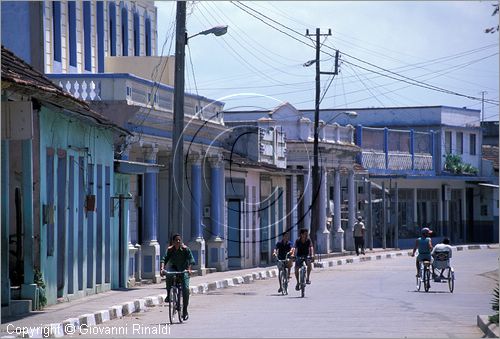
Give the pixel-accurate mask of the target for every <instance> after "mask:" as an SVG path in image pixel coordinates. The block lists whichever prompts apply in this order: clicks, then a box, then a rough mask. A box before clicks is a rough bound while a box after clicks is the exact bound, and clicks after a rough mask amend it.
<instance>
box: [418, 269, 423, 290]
mask: <svg viewBox="0 0 500 339" xmlns="http://www.w3.org/2000/svg"><path fill="white" fill-rule="evenodd" d="M421 276H422V273H419V275H418V277H417V291H420V288H422V277H421Z"/></svg>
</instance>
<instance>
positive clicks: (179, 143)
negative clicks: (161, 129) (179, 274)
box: [170, 1, 227, 233]
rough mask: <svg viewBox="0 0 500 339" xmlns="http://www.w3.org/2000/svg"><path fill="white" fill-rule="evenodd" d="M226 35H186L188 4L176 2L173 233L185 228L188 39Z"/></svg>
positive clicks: (221, 29)
mask: <svg viewBox="0 0 500 339" xmlns="http://www.w3.org/2000/svg"><path fill="white" fill-rule="evenodd" d="M226 32H227V26H216V27H213V28H210V29H207V30H205V31H202V32H200V33H197V34H195V35H193V36H191V37H188V36H187V32H186V1H178V2H177V12H176V30H175V34H176V39H175V72H174V119H173V128H172V151H173V160H172V172H173V173H172V175H171V180H172V181H171V182H170V190H171V191H170V192H171V193H170V206H171V208H170V215H171V219H170V230H171V232H173V233H181V232H180V231H181V228H182V225H183V211H184V208H183V196H184V188H183V179H184V166H183V155H184V140H183V131H184V68H185V57H186V55H185V50H186V44H187V41H188V39H190V38H193V37H195V36H197V35H207V34H214V35H216V36H220V35H223V34H225V33H226Z"/></svg>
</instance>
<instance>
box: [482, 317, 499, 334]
mask: <svg viewBox="0 0 500 339" xmlns="http://www.w3.org/2000/svg"><path fill="white" fill-rule="evenodd" d="M477 326H478V327H479V328H480V329H481V331H483V333H484V335H485V337H486V338H498V337H499V335H500V330H499V328H498V325H497V324H494V323H491V322H490V321H489V319H488V316H487V315H478V316H477Z"/></svg>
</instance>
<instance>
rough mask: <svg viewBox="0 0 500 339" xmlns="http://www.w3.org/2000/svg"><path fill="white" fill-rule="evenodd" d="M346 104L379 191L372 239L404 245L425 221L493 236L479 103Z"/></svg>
mask: <svg viewBox="0 0 500 339" xmlns="http://www.w3.org/2000/svg"><path fill="white" fill-rule="evenodd" d="M350 109H351V110H355V111H356V112H357V113H358V117H357V118H356V121H355V124H356V125H357V135H356V139H357V145H358V146H360V147H361V150H362V152H361V156H360V158H359V162H360V164H362V165H363V167H364V168H366V169H367V170H368V172H369V177H370V181H371V182H372V183H373V184H375V185H376V186H373V185H372V187H375V188H374V190H376V194H377V196H380V200H379V203H378V204H379V205H380V206H375V207H374V208H373V214H374V216H373V228H374V233H375V243H376V244H380V243H382V244H384V242H385V241H386V240H387V239H389V240H388V244H387V245H388V246H398V247H409V246H411V239H412V238H414V237H415V236H416V235H418V234H419V229H420V228H421V227H422V226H423V225H426V226H429V227H431V228H432V229H434V230H435V231H436V233H437V235H438V236H448V237H450V238H451V240H452V242H453V243H464V242H495V241H497V240H498V227H495V226H494V225H495V210H494V209H493V210H492V209H490V208H485V207H483V206H484V205H485V204H486V201H490V202H493V200H495V199H497V198H495V195H494V190H495V187H494V186H495V185H498V178H497V177H494V176H492V175H491V174H490V173H487V172H485V169H484V168H483V161H482V155H481V152H482V147H481V143H482V130H481V127H480V111H479V110H472V109H466V108H455V107H447V106H430V107H394V108H350ZM339 111H342V109H331V110H330V109H328V110H322V111H321V116H322V118H323V119H329V117H331V116H334V115H336V114H337V113H338V112H339ZM303 113H304V115H305V116H311V115H312V114H313V112H312V111H303ZM490 185H493V187H492V186H490ZM377 187H378V189H377ZM382 187H384V189H381V188H382ZM383 192H385V193H386V194H383ZM375 200H378V199H375ZM384 204H385V206H386V208H383V206H384ZM488 205H489V203H488ZM493 205H494V203H493ZM496 213H498V212H496ZM384 230H385V232H384ZM383 234H386V236H385V237H384V236H383Z"/></svg>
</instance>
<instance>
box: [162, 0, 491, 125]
mask: <svg viewBox="0 0 500 339" xmlns="http://www.w3.org/2000/svg"><path fill="white" fill-rule="evenodd" d="M494 3H495V2H492V1H366V2H365V1H241V2H230V1H194V2H193V1H189V2H188V3H187V19H186V22H187V24H186V26H187V32H188V36H192V35H194V34H196V33H198V32H200V31H203V30H206V29H208V28H211V27H213V26H217V25H228V32H227V34H225V35H223V36H219V37H216V36H214V35H206V36H204V35H199V36H196V37H194V38H193V39H190V40H189V44H188V46H187V48H186V71H185V74H186V91H187V92H190V93H194V94H199V95H202V96H205V97H208V98H210V99H216V100H219V101H222V102H224V103H225V109H226V110H256V109H266V110H268V109H272V108H274V107H277V106H279V105H280V104H282V103H284V102H289V103H290V104H292V105H293V106H295V107H296V108H298V109H314V103H315V72H316V67H315V65H312V66H310V67H304V63H306V62H307V61H309V60H313V59H315V37H314V36H311V37H307V36H306V29H309V34H314V33H315V32H316V28H320V29H321V33H328V31H329V29H331V33H332V34H331V35H330V36H323V37H321V49H320V50H321V55H320V69H321V71H322V72H332V71H333V69H334V64H335V57H334V56H335V51H336V50H339V51H340V64H339V73H338V74H337V75H336V76H334V77H332V76H331V75H321V77H320V79H321V97H322V100H321V103H320V108H322V109H327V108H349V109H354V108H364V107H400V106H432V105H444V106H453V107H467V108H471V109H481V108H482V104H483V101H482V100H481V97H482V92H485V93H484V98H485V100H484V118H485V120H498V118H499V106H498V100H499V55H498V52H499V45H498V42H499V34H500V33H498V32H497V33H494V34H487V33H485V32H484V30H485V29H486V28H488V27H491V26H496V25H497V24H498V15H497V16H492V12H493V6H492V4H494ZM155 4H156V6H157V8H158V27H157V29H158V54H159V55H162V54H163V55H173V54H174V53H175V40H174V39H175V10H176V9H175V7H176V6H175V2H172V1H157V2H155Z"/></svg>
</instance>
